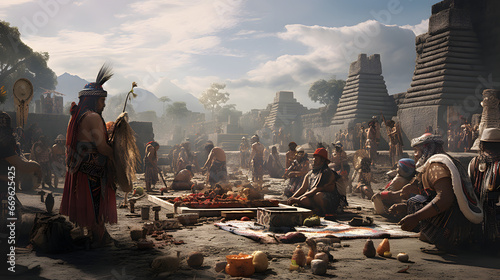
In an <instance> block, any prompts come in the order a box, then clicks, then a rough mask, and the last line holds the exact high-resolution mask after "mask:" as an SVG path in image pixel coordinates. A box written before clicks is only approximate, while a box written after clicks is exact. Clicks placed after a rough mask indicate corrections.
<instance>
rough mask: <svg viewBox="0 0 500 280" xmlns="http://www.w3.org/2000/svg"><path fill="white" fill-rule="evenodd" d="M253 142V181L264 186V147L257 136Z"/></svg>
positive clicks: (253, 137) (253, 138)
mask: <svg viewBox="0 0 500 280" xmlns="http://www.w3.org/2000/svg"><path fill="white" fill-rule="evenodd" d="M251 140H252V143H253V144H252V155H251V156H250V158H251V159H252V181H254V182H256V183H258V184H262V181H263V180H262V177H263V176H264V149H265V147H264V145H262V144H261V143H260V142H259V141H260V140H259V136H258V135H257V134H255V135H254V136H252V138H251Z"/></svg>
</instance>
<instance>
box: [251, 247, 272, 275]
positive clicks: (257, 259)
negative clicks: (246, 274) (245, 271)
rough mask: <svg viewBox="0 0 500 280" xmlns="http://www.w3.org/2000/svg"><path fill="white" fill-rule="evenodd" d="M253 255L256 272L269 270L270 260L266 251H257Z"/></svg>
mask: <svg viewBox="0 0 500 280" xmlns="http://www.w3.org/2000/svg"><path fill="white" fill-rule="evenodd" d="M252 256H253V261H252V263H253V266H254V268H255V272H264V271H266V270H267V267H268V266H269V261H268V260H267V255H266V253H264V252H262V251H255V252H253V254H252Z"/></svg>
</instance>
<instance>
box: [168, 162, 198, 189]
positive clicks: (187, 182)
mask: <svg viewBox="0 0 500 280" xmlns="http://www.w3.org/2000/svg"><path fill="white" fill-rule="evenodd" d="M191 168H192V167H191V165H188V166H186V168H184V169H182V170H181V171H179V173H177V175H175V177H174V181H173V182H172V186H171V188H172V190H190V189H191V187H192V185H193V182H191V179H193V177H194V174H193V172H192V171H191Z"/></svg>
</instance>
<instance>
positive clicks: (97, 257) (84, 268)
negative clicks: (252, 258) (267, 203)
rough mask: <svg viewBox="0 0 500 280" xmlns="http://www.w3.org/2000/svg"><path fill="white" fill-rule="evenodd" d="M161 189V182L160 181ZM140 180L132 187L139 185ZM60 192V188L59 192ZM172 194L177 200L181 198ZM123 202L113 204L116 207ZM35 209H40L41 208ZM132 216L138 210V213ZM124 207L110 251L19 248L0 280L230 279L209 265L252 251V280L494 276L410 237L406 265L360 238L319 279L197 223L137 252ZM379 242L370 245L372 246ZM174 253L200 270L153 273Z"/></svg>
mask: <svg viewBox="0 0 500 280" xmlns="http://www.w3.org/2000/svg"><path fill="white" fill-rule="evenodd" d="M385 171H386V170H382V169H377V170H376V171H375V173H376V174H377V177H378V178H379V179H381V180H380V181H381V183H379V184H376V185H375V188H374V189H376V188H378V187H382V186H383V185H384V184H385V183H386V181H385V180H383V178H384V175H383V173H384V172H385ZM160 183H161V182H160ZM160 183H159V184H157V188H158V187H159V186H160ZM268 183H271V185H272V187H271V195H273V194H274V195H277V194H279V193H280V192H281V191H282V188H283V187H282V186H281V184H280V181H279V180H272V181H268ZM140 184H143V181H139V185H140ZM60 187H61V186H60ZM180 193H182V192H178V193H176V194H180ZM61 195H62V189H58V190H57V191H56V192H55V199H56V204H55V205H56V206H55V208H56V209H55V212H57V211H58V208H59V207H58V206H59V203H60V200H61ZM18 196H19V199H20V200H21V201H22V203H23V204H24V205H25V206H29V207H30V208H31V209H32V210H33V211H37V210H36V209H44V205H43V204H42V203H41V202H40V198H39V196H38V195H36V193H34V192H33V193H19V194H18ZM122 199H123V198H122V197H118V198H117V203H120V202H121V200H122ZM348 201H349V203H350V205H349V209H347V211H348V212H350V213H351V215H345V216H341V217H340V219H344V220H346V219H349V218H350V217H352V213H360V214H362V215H372V214H371V204H370V203H368V201H367V200H362V199H361V198H360V197H357V196H356V195H351V196H349V197H348ZM141 205H151V203H150V202H148V200H147V198H146V197H144V198H142V199H140V200H139V201H138V203H137V204H136V208H138V207H140V206H141ZM40 211H41V210H40ZM137 212H139V211H137ZM167 212H168V211H167V210H165V209H162V210H161V212H160V217H165V214H166V213H167ZM126 214H129V210H128V209H118V224H116V225H113V226H109V227H108V230H109V232H110V234H111V236H112V237H113V238H114V239H115V240H116V243H115V245H114V246H111V247H106V248H100V249H91V250H78V251H74V252H72V253H65V254H53V255H47V254H41V253H37V252H35V251H32V250H30V249H29V247H28V248H24V247H20V248H18V250H17V255H16V258H17V260H16V265H17V266H18V271H20V272H21V273H20V274H19V275H18V276H17V277H11V276H5V274H3V275H1V276H0V278H1V279H10V278H12V279H229V278H230V276H228V275H227V274H225V273H216V272H215V270H214V269H213V266H214V264H215V263H216V262H218V261H225V256H226V255H228V254H233V253H239V252H244V253H252V252H253V251H255V250H261V251H264V252H266V253H267V254H268V255H269V258H270V265H269V269H268V270H267V271H266V272H265V273H259V274H254V275H253V276H252V278H253V279H324V278H339V279H351V278H352V279H387V278H401V279H403V278H404V279H438V278H439V279H498V275H499V272H500V257H499V256H498V254H497V256H485V255H483V254H482V253H481V252H466V253H462V254H460V255H443V256H437V255H429V254H424V253H422V252H421V250H420V248H421V247H425V248H432V246H431V245H429V244H427V243H424V242H421V241H419V240H418V239H416V238H404V239H391V240H390V245H391V251H392V253H393V254H394V255H396V254H397V253H399V252H406V253H408V254H409V256H410V261H411V262H410V263H408V264H404V263H401V262H399V261H397V260H396V259H394V258H391V259H387V258H381V257H376V258H372V259H367V258H366V257H364V256H363V254H362V250H363V246H364V243H365V240H364V239H355V240H343V241H342V243H341V247H340V248H336V249H334V251H332V254H333V256H334V257H335V262H334V263H331V264H330V267H329V269H328V274H327V275H325V276H316V275H313V274H312V273H311V271H310V269H307V268H306V269H305V270H303V271H300V272H299V271H293V272H291V271H289V269H288V268H289V266H290V258H291V255H292V252H293V251H294V249H295V247H296V246H297V244H259V243H256V242H254V241H252V240H250V239H247V238H245V237H240V236H237V235H234V234H231V233H229V232H225V231H223V230H219V229H217V228H216V227H215V226H214V225H213V220H214V219H200V222H199V223H198V224H196V225H194V226H188V227H183V228H182V229H179V230H175V231H172V232H170V234H171V235H172V236H173V237H174V238H175V239H176V240H183V241H184V242H185V244H183V245H168V246H165V247H163V248H158V247H156V248H154V249H151V250H138V249H137V247H136V245H135V242H134V241H132V240H131V238H130V233H129V228H131V227H134V226H140V225H142V223H143V221H142V220H141V218H131V217H127V216H126ZM373 217H374V218H375V220H376V223H385V222H387V221H386V220H385V219H384V218H383V217H381V216H376V215H374V216H373ZM380 241H381V240H374V243H375V246H376V245H377V244H378V243H379V242H380ZM176 251H180V252H181V258H182V257H185V256H187V255H188V254H189V253H190V252H192V251H200V252H202V253H203V254H204V256H205V261H204V265H203V267H202V268H200V269H191V268H189V267H188V266H187V264H186V262H185V260H182V262H181V267H180V269H179V270H178V271H177V272H174V273H163V274H157V273H155V272H154V271H153V270H152V269H151V268H150V264H151V262H152V260H153V259H154V258H156V257H158V256H162V255H175V254H176ZM407 266H409V267H410V268H409V269H408V271H407V273H397V271H398V270H400V269H402V268H405V267H407Z"/></svg>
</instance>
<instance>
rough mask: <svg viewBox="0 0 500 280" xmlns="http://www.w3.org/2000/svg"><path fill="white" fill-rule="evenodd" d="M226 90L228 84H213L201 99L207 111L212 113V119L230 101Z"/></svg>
mask: <svg viewBox="0 0 500 280" xmlns="http://www.w3.org/2000/svg"><path fill="white" fill-rule="evenodd" d="M225 88H226V84H218V83H213V84H212V85H211V86H210V88H209V89H207V90H206V91H204V92H203V94H202V95H201V97H200V98H199V100H200V103H201V104H203V106H204V107H205V109H207V110H210V112H212V119H213V118H214V116H215V113H216V112H218V111H219V110H220V109H221V108H222V104H224V103H226V102H227V101H229V93H227V92H223V90H224V89H225Z"/></svg>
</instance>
